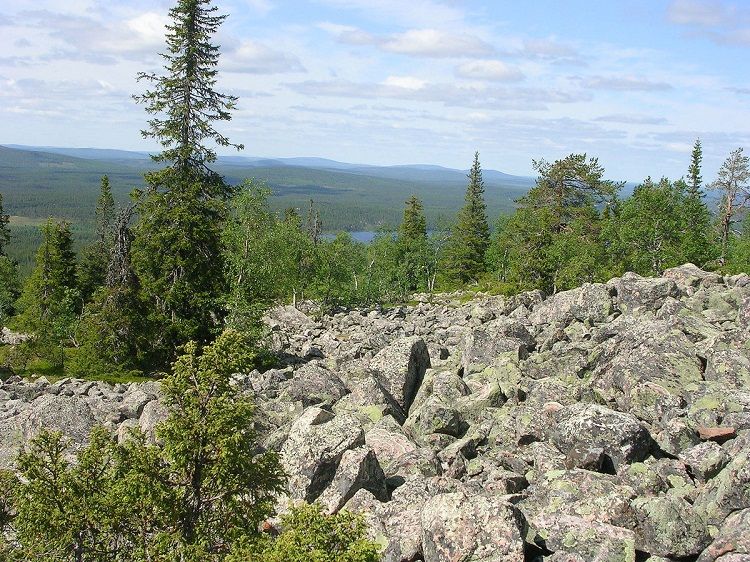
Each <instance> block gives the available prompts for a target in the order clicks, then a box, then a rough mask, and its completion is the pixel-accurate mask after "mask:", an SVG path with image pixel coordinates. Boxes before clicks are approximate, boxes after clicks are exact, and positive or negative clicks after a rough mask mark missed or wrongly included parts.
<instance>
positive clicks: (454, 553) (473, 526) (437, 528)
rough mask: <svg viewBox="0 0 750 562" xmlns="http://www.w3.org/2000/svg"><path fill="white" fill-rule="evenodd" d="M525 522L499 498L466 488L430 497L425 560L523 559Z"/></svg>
mask: <svg viewBox="0 0 750 562" xmlns="http://www.w3.org/2000/svg"><path fill="white" fill-rule="evenodd" d="M525 534H526V522H525V520H524V518H523V515H522V514H521V512H520V511H519V510H518V509H517V508H516V507H515V506H513V505H511V504H509V503H506V502H504V501H502V500H500V499H497V498H494V497H486V496H473V497H469V496H468V495H467V494H466V492H464V491H457V492H453V493H446V494H439V495H437V496H434V497H432V498H430V499H429V500H428V501H427V503H426V504H425V506H424V508H423V510H422V548H423V553H424V560H425V562H428V561H429V562H453V561H455V560H476V561H480V560H481V561H486V562H504V561H507V562H517V561H519V560H523V556H524V543H523V538H522V537H523V536H524V535H525Z"/></svg>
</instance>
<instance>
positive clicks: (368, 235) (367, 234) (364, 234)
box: [323, 230, 378, 244]
mask: <svg viewBox="0 0 750 562" xmlns="http://www.w3.org/2000/svg"><path fill="white" fill-rule="evenodd" d="M349 234H351V235H352V238H354V239H355V240H356V241H357V242H364V243H365V244H369V243H370V242H372V240H373V238H375V237H376V236H377V235H378V233H377V232H373V231H372V230H360V231H356V232H349ZM323 238H325V239H326V240H333V239H334V238H336V233H335V232H326V233H324V234H323Z"/></svg>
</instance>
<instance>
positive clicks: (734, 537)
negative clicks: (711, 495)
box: [697, 509, 750, 562]
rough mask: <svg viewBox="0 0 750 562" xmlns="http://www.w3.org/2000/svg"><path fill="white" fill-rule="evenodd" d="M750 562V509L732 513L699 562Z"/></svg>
mask: <svg viewBox="0 0 750 562" xmlns="http://www.w3.org/2000/svg"><path fill="white" fill-rule="evenodd" d="M747 560H750V509H743V510H742V511H737V512H735V513H732V514H731V515H730V516H729V517H727V518H726V520H725V521H724V523H723V524H722V525H721V528H720V529H719V532H718V534H717V535H716V537H715V538H714V541H713V542H712V543H711V544H710V545H709V546H708V547H707V548H706V549H705V550H704V551H703V552H702V553H701V555H700V556H699V557H698V561H697V562H746V561H747Z"/></svg>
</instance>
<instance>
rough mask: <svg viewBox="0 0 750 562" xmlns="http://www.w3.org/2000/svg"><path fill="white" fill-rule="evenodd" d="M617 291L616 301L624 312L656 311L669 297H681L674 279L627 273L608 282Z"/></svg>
mask: <svg viewBox="0 0 750 562" xmlns="http://www.w3.org/2000/svg"><path fill="white" fill-rule="evenodd" d="M607 285H608V286H609V287H612V288H613V289H614V290H615V291H616V292H617V297H616V303H617V305H618V306H619V308H620V310H621V311H622V312H626V313H630V314H632V313H637V312H643V311H649V310H650V311H656V310H659V308H661V306H662V305H663V304H664V302H665V300H666V299H667V298H668V297H679V296H680V291H679V289H678V288H677V284H676V283H675V282H674V281H673V280H672V279H664V278H658V277H657V278H645V277H641V276H640V275H637V274H636V273H632V272H631V273H626V274H625V275H623V276H622V277H621V278H619V279H612V280H611V281H610V282H609V283H607Z"/></svg>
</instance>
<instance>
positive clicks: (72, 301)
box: [18, 219, 80, 367]
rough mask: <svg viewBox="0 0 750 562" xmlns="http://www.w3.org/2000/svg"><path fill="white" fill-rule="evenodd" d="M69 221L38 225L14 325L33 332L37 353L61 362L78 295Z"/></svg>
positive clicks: (57, 363)
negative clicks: (32, 261) (32, 263)
mask: <svg viewBox="0 0 750 562" xmlns="http://www.w3.org/2000/svg"><path fill="white" fill-rule="evenodd" d="M76 281H77V280H76V260H75V253H74V252H73V237H72V235H71V232H70V225H69V224H68V223H66V222H60V223H55V222H53V221H52V219H49V220H48V221H47V223H46V224H45V225H44V226H43V227H42V244H41V245H40V247H39V250H38V251H37V254H36V265H35V267H34V271H33V272H32V274H31V276H30V277H29V278H28V279H27V280H26V282H25V284H24V287H23V292H22V294H21V297H20V299H19V301H18V308H19V309H20V314H19V317H18V325H19V327H20V328H21V329H23V330H24V331H28V332H30V333H32V334H34V340H33V347H34V351H35V353H36V354H37V355H39V356H42V357H44V358H46V359H48V360H50V361H51V362H52V363H53V365H54V366H57V367H61V366H62V365H63V346H64V344H65V343H66V342H67V341H68V340H69V339H70V338H71V337H72V334H73V331H74V329H75V322H76V320H77V316H78V312H79V311H80V298H79V294H78V291H77V282H76Z"/></svg>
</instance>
